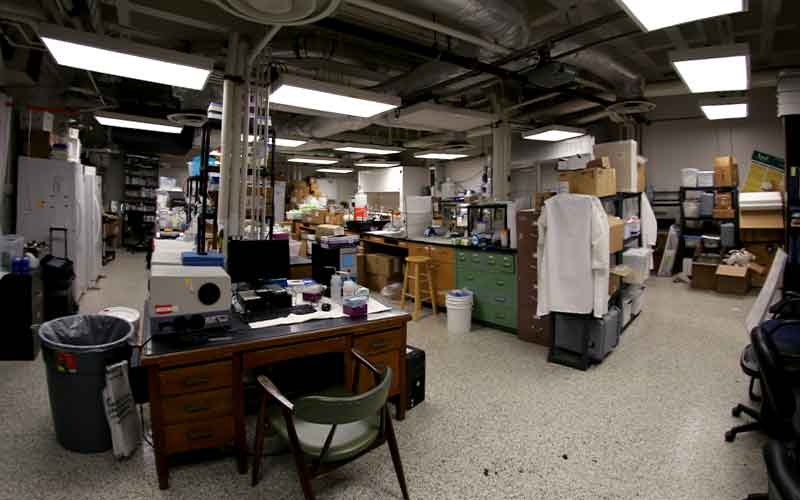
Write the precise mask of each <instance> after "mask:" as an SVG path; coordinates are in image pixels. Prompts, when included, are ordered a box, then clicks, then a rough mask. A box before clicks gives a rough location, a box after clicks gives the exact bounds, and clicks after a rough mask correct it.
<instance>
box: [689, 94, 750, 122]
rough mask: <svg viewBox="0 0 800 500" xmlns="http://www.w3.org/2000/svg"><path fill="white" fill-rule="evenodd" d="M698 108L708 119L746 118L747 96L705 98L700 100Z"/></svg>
mask: <svg viewBox="0 0 800 500" xmlns="http://www.w3.org/2000/svg"><path fill="white" fill-rule="evenodd" d="M700 109H702V110H703V113H704V114H705V115H706V118H708V119H709V120H728V119H731V118H747V113H748V105H747V98H746V97H726V98H719V99H705V100H702V101H700Z"/></svg>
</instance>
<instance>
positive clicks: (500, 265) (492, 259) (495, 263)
mask: <svg viewBox="0 0 800 500" xmlns="http://www.w3.org/2000/svg"><path fill="white" fill-rule="evenodd" d="M516 260H517V259H516V256H515V255H513V254H497V253H487V254H486V256H485V257H484V259H483V263H484V266H485V269H486V270H487V271H489V272H495V273H496V272H501V273H512V274H513V273H514V272H515V270H516V268H517V265H516Z"/></svg>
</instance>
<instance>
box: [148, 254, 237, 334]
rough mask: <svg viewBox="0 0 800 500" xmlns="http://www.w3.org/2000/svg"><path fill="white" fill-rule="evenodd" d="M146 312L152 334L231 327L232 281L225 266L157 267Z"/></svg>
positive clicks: (151, 278) (152, 273) (155, 267)
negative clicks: (223, 267)
mask: <svg viewBox="0 0 800 500" xmlns="http://www.w3.org/2000/svg"><path fill="white" fill-rule="evenodd" d="M148 286H149V298H148V301H147V304H146V307H145V312H146V314H147V317H148V319H149V326H150V332H151V334H152V335H164V334H170V333H193V332H198V331H202V330H206V329H210V328H217V327H220V326H227V325H228V323H229V322H230V314H231V279H230V277H229V276H228V274H227V273H226V272H225V270H224V269H222V268H221V267H196V266H160V265H157V266H153V267H152V269H151V270H150V281H149V285H148Z"/></svg>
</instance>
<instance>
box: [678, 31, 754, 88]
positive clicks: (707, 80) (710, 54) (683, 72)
mask: <svg viewBox="0 0 800 500" xmlns="http://www.w3.org/2000/svg"><path fill="white" fill-rule="evenodd" d="M669 59H670V62H671V63H672V66H673V67H674V68H675V71H676V72H677V73H678V75H680V77H681V79H682V80H683V82H684V83H685V84H686V86H687V87H689V90H690V91H691V92H692V93H693V94H700V93H704V92H728V91H733V90H747V89H748V88H749V87H750V49H749V47H748V45H747V44H746V43H738V44H735V45H723V46H718V47H705V48H701V49H689V50H679V51H674V52H670V53H669Z"/></svg>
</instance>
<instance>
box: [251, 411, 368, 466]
mask: <svg viewBox="0 0 800 500" xmlns="http://www.w3.org/2000/svg"><path fill="white" fill-rule="evenodd" d="M267 418H268V419H269V423H270V425H271V426H272V428H273V429H275V432H277V433H278V435H279V436H280V437H281V438H282V439H284V440H286V442H289V432H288V430H287V428H286V421H285V420H284V418H283V413H281V410H280V407H278V405H274V404H273V405H270V408H269V411H268V413H267ZM294 426H295V430H296V431H297V439H298V441H299V442H300V448H301V449H302V450H303V453H305V454H306V455H308V456H310V457H312V458H315V459H318V458H319V456H320V454H321V453H322V447H323V446H325V439H327V437H328V434H329V433H330V431H331V427H332V426H331V425H324V424H314V423H311V422H306V421H303V420H301V419H299V418H296V417H294ZM379 433H380V418H379V416H378V415H377V414H376V415H375V416H374V417H369V418H367V419H365V420H359V421H357V422H353V423H348V424H340V425H338V426H337V427H336V433H335V434H334V435H333V441H332V442H331V446H330V448H329V449H328V453H327V454H326V455H325V459H324V460H323V461H324V462H338V461H341V460H347V459H349V458H352V457H354V456H356V455H358V454H359V453H361V452H362V451H364V450H366V449H367V448H369V447H370V446H371V445H372V444H373V443H374V442H375V441H376V440H377V439H378V436H379Z"/></svg>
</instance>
